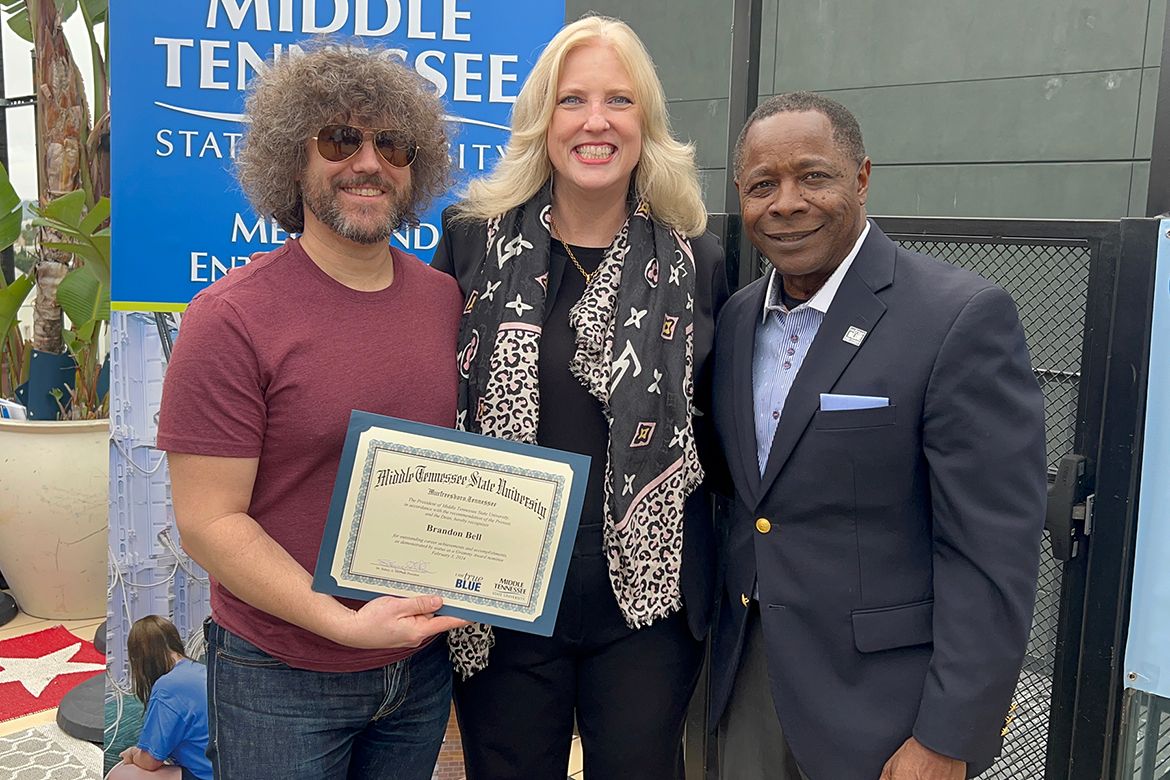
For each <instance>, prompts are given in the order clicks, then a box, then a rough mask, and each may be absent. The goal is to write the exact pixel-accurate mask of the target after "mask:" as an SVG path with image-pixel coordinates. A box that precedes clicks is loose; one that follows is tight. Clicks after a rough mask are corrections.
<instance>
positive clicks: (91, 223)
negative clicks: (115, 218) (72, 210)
mask: <svg viewBox="0 0 1170 780" xmlns="http://www.w3.org/2000/svg"><path fill="white" fill-rule="evenodd" d="M109 217H110V199H109V198H106V197H103V198H101V199H100V200H98V202H97V203H95V204H93V208H92V209H90V210H89V213H88V214H86V215H85V219H83V220H81V225H80V226H79V227H80V228H81V232H82V233H85V234H86V235H92V234H93V232H94V231H95V230H97V229H98V227H100V226H101V224H102V223H103V222H105V221H106V220H107V219H109Z"/></svg>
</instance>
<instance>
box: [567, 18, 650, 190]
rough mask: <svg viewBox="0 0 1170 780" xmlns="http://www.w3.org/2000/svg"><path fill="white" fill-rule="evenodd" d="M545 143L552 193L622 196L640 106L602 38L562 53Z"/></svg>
mask: <svg viewBox="0 0 1170 780" xmlns="http://www.w3.org/2000/svg"><path fill="white" fill-rule="evenodd" d="M547 143H548V158H549V161H550V162H552V166H553V168H554V169H555V170H556V173H557V193H558V197H559V196H561V195H570V196H571V195H573V194H581V195H586V196H588V197H590V198H593V197H596V196H598V195H601V194H612V195H613V197H616V198H621V199H624V198H625V197H626V192H627V191H628V190H629V187H630V176H631V174H632V173H633V170H634V167H635V166H636V165H637V164H638V159H639V158H640V157H641V155H642V112H641V110H640V109H639V108H638V106H637V105H636V103H635V92H634V86H633V84H632V82H631V81H630V76H629V74H628V73H626V69H625V67H624V66H623V65H622V63H621V61H620V60H619V59H618V57H617V54H616V53H615V52H614V50H613V49H612V48H611V47H610V46H609V45H608V44H606V43H604V42H600V41H596V42H591V43H586V44H584V45H582V46H578V47H577V48H575V49H573V50H572V51H570V52H569V53H568V54H567V55H566V56H565V60H564V62H563V63H562V64H561V73H560V80H559V81H558V82H557V96H556V107H555V108H554V109H553V115H552V120H551V121H550V122H549V126H548V133H547ZM574 191H576V192H575V193H574Z"/></svg>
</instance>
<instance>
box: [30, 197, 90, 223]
mask: <svg viewBox="0 0 1170 780" xmlns="http://www.w3.org/2000/svg"><path fill="white" fill-rule="evenodd" d="M84 208H85V190H74V191H73V192H67V193H65V194H64V195H60V196H58V197H56V198H53V199H52V200H51V201H49V202H48V203H46V204H44V205H43V206H41V208H40V213H41V215H42V216H45V217H48V218H49V219H55V220H57V221H58V222H64V223H65V224H66V225H69V226H71V227H73V228H75V229H76V227H77V226H78V225H79V224H80V223H81V212H82V210H83V209H84Z"/></svg>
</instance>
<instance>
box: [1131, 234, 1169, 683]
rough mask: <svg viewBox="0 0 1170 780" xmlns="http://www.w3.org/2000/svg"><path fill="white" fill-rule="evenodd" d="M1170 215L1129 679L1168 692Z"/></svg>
mask: <svg viewBox="0 0 1170 780" xmlns="http://www.w3.org/2000/svg"><path fill="white" fill-rule="evenodd" d="M1167 474H1170V220H1165V219H1164V220H1162V222H1161V225H1160V226H1159V228H1158V259H1157V270H1156V273H1155V281H1154V319H1153V325H1152V328H1151V336H1150V373H1149V384H1148V386H1147V389H1146V430H1145V435H1144V436H1143V437H1142V474H1141V491H1140V493H1139V499H1138V530H1137V542H1136V556H1135V561H1134V570H1133V596H1132V600H1131V604H1130V613H1129V614H1130V618H1129V641H1128V642H1127V643H1126V648H1125V671H1126V675H1125V684H1126V687H1127V688H1135V689H1137V690H1139V691H1145V692H1146V693H1153V694H1156V695H1158V696H1161V697H1163V698H1170V567H1168V566H1167V565H1166V564H1167V562H1170V479H1167V478H1166V475H1167Z"/></svg>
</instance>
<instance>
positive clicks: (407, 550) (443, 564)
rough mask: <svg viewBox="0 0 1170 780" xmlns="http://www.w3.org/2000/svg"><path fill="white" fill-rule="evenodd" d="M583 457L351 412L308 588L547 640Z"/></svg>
mask: <svg viewBox="0 0 1170 780" xmlns="http://www.w3.org/2000/svg"><path fill="white" fill-rule="evenodd" d="M588 469H589V458H588V457H585V456H582V455H577V454H574V453H566V452H560V451H557V450H549V449H546V448H542V447H536V446H532V445H523V444H517V443H515V442H509V441H503V440H500V439H493V438H488V437H484V436H477V435H474V434H469V433H463V432H461V431H452V430H449V429H446V428H436V427H433V426H428V425H422V424H419V423H413V422H408V421H404V420H396V419H393V418H389V417H381V416H378V415H372V414H367V413H364V412H354V413H353V415H352V416H351V419H350V428H349V434H348V436H347V438H346V443H345V448H344V450H343V451H342V458H341V466H340V469H339V471H338V477H337V483H336V485H335V487H334V493H333V500H332V502H331V504H330V510H329V523H328V526H327V527H326V532H325V539H324V540H323V542H322V545H321V553H320V556H319V558H318V561H317V569H316V575H315V577H314V580H313V587H314V589H315V590H318V591H322V592H326V593H333V594H336V595H341V596H348V597H350V598H365V599H370V598H373V597H375V596H378V595H383V594H388V595H397V596H416V595H421V594H433V595H438V596H441V597H442V598H443V602H444V607H443V609H442V610H440V614H449V615H452V616H454V617H459V618H464V619H467V620H475V621H480V622H484V623H489V624H492V625H497V626H503V627H507V628H512V629H516V630H520V631H527V632H531V633H536V634H543V635H546V636H547V635H551V634H552V630H553V627H554V625H555V623H556V614H557V608H558V606H559V603H560V597H561V591H562V588H563V586H564V579H565V572H566V569H567V567H568V562H569V557H570V555H571V553H572V547H573V539H574V537H575V535H576V530H577V523H578V521H579V519H580V512H581V502H582V499H583V496H584V492H585V482H586V478H587V475H588Z"/></svg>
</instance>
